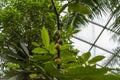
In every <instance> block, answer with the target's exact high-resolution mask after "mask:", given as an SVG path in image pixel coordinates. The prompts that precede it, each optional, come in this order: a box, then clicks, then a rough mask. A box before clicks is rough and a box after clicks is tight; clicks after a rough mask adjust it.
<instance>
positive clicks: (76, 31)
mask: <svg viewBox="0 0 120 80" xmlns="http://www.w3.org/2000/svg"><path fill="white" fill-rule="evenodd" d="M78 32H80V30H74V31H73V32H72V34H76V33H78Z"/></svg>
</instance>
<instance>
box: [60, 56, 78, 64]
mask: <svg viewBox="0 0 120 80" xmlns="http://www.w3.org/2000/svg"><path fill="white" fill-rule="evenodd" d="M61 60H62V62H63V63H69V62H75V60H76V58H75V56H73V55H68V56H67V57H62V58H61Z"/></svg>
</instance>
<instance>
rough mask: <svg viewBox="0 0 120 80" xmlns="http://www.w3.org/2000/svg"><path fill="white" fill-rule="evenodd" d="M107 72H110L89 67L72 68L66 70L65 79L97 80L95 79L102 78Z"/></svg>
mask: <svg viewBox="0 0 120 80" xmlns="http://www.w3.org/2000/svg"><path fill="white" fill-rule="evenodd" d="M109 70H110V69H109V68H94V67H90V66H87V67H73V68H69V69H68V70H66V72H65V77H68V78H73V79H80V80H97V79H95V78H97V77H101V76H103V75H104V74H106V73H107V71H109ZM89 78H90V79H89ZM73 79H71V80H73Z"/></svg>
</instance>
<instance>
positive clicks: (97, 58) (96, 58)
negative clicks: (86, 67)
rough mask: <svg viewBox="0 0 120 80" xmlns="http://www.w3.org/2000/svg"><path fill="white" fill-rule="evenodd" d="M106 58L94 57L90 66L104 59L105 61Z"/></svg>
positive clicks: (90, 61)
mask: <svg viewBox="0 0 120 80" xmlns="http://www.w3.org/2000/svg"><path fill="white" fill-rule="evenodd" d="M104 58H105V57H104V56H96V57H93V58H92V59H91V60H89V61H88V63H89V64H95V63H96V62H98V61H101V60H102V59H104Z"/></svg>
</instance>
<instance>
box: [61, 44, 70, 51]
mask: <svg viewBox="0 0 120 80" xmlns="http://www.w3.org/2000/svg"><path fill="white" fill-rule="evenodd" d="M69 47H70V44H64V45H63V46H61V50H66V49H69Z"/></svg>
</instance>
